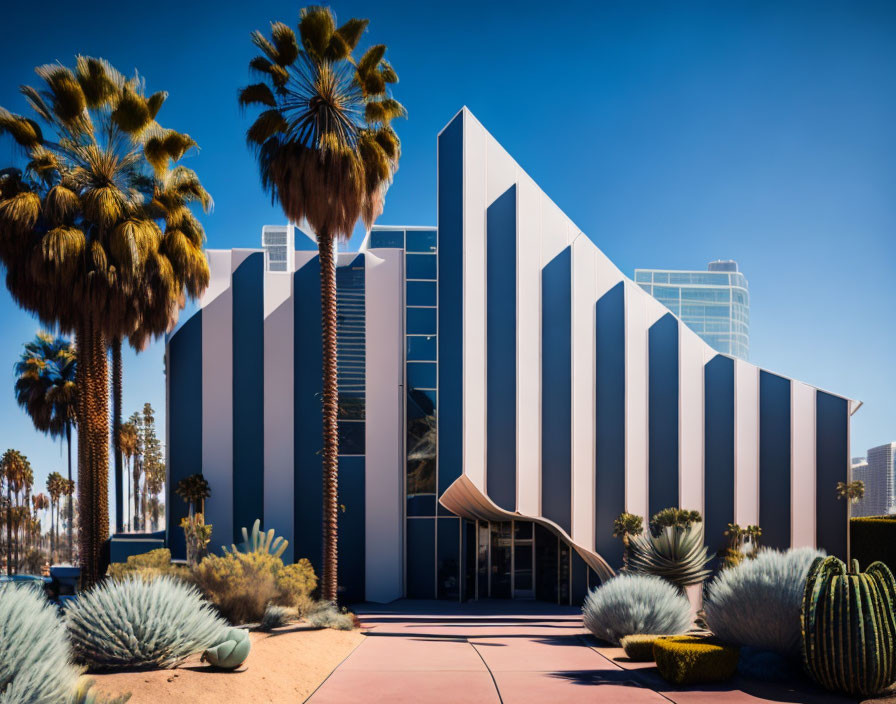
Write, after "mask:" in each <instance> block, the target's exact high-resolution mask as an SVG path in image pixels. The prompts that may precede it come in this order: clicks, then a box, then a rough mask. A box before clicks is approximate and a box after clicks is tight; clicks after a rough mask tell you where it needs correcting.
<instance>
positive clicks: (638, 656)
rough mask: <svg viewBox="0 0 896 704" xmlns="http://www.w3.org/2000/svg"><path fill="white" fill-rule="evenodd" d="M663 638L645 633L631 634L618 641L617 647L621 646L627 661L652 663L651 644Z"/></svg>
mask: <svg viewBox="0 0 896 704" xmlns="http://www.w3.org/2000/svg"><path fill="white" fill-rule="evenodd" d="M663 637H664V636H655V635H648V634H646V633H633V634H632V635H630V636H625V638H623V639H622V640H621V641H619V645H621V646H622V649H623V650H624V651H625V654H626V656H627V657H628V659H629V660H633V661H634V662H653V644H654V643H655V642H656V641H657V639H659V638H663Z"/></svg>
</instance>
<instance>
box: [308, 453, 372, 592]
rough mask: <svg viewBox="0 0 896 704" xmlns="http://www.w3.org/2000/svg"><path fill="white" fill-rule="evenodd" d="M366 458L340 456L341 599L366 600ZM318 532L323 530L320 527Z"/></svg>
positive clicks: (339, 569)
mask: <svg viewBox="0 0 896 704" xmlns="http://www.w3.org/2000/svg"><path fill="white" fill-rule="evenodd" d="M364 468H365V458H364V457H340V458H339V498H338V500H339V505H340V506H341V507H342V508H341V510H340V512H339V566H338V571H339V599H340V601H342V602H343V603H351V602H358V601H363V600H364V584H365V571H366V570H365V567H366V561H365V557H364V555H365V540H364V515H365V504H364ZM318 532H320V531H319V530H318Z"/></svg>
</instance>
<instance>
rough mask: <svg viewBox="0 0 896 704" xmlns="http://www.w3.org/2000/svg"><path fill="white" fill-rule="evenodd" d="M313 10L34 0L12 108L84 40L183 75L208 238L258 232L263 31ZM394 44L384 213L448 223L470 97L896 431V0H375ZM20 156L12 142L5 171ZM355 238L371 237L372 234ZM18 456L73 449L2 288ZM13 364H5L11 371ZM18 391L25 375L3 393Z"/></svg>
mask: <svg viewBox="0 0 896 704" xmlns="http://www.w3.org/2000/svg"><path fill="white" fill-rule="evenodd" d="M300 7H301V5H300V4H297V3H288V2H282V1H281V0H276V1H269V2H268V1H262V2H251V3H249V2H215V3H203V2H183V0H180V1H179V2H176V3H175V2H169V1H167V0H160V1H158V2H153V3H127V2H114V3H104V2H94V3H90V8H91V9H90V11H87V10H85V9H84V8H85V6H84V5H78V4H72V3H58V4H57V3H53V2H41V3H14V4H13V5H12V7H11V8H10V9H4V13H3V15H4V16H3V20H2V23H3V29H2V38H3V43H2V49H0V51H2V54H3V61H2V62H0V105H3V106H4V107H7V108H9V109H12V110H14V111H21V110H23V109H24V104H23V101H22V100H21V98H20V96H19V95H18V93H17V86H18V85H19V84H21V83H25V82H32V83H33V82H35V80H36V78H35V76H34V74H33V72H32V71H33V67H34V66H35V65H38V64H42V63H47V62H52V61H56V60H59V61H62V62H63V63H68V64H71V63H72V62H73V57H74V55H75V54H76V53H83V54H89V55H94V56H102V57H104V58H106V59H109V60H110V61H111V62H112V63H113V64H115V65H116V66H117V67H118V68H119V69H121V70H123V71H125V72H130V71H132V70H134V69H135V68H138V69H139V70H140V72H141V73H142V74H143V75H144V76H145V77H146V79H147V84H148V89H149V90H150V91H156V90H167V91H169V93H170V96H169V99H168V102H167V103H166V104H165V106H164V108H163V109H162V112H161V113H160V116H159V117H160V120H161V121H162V122H163V124H165V125H167V126H170V127H173V128H176V129H178V130H181V131H185V132H188V133H189V134H190V135H192V136H193V137H194V138H195V139H196V141H197V142H198V143H199V144H200V146H201V148H202V149H201V151H200V152H199V153H198V154H197V155H194V156H192V157H190V158H189V159H188V161H187V164H188V165H189V166H191V167H192V168H194V169H196V171H197V172H198V173H199V175H200V177H201V178H202V179H203V181H204V183H205V184H206V186H207V188H208V189H209V191H210V192H211V193H212V195H213V196H214V198H215V202H216V205H215V210H214V213H213V214H211V215H208V216H203V222H204V224H205V226H206V230H207V233H208V246H209V247H213V248H228V247H236V246H243V247H244V246H256V245H257V243H258V240H259V237H260V229H261V226H262V225H263V224H266V223H276V222H280V221H282V219H283V218H282V216H281V215H280V213H279V212H278V210H277V209H276V208H274V207H272V206H271V203H270V200H269V198H268V197H267V196H265V194H264V193H263V192H262V190H261V188H260V186H259V181H258V177H257V171H256V168H255V164H254V162H253V159H252V156H251V154H250V153H249V151H248V150H247V149H246V147H245V146H244V133H245V129H246V127H247V126H248V121H249V120H248V117H247V116H242V115H241V114H240V112H239V110H238V108H237V105H236V92H237V89H238V88H239V87H240V86H241V85H244V84H246V83H248V82H250V76H249V74H248V71H247V68H246V64H247V62H248V60H249V59H250V58H251V57H252V56H253V55H254V52H253V48H252V46H251V44H250V42H249V32H250V31H251V30H253V29H256V28H262V29H266V28H267V26H268V23H269V22H270V21H271V20H282V21H285V22H288V23H290V24H294V23H295V21H296V19H297V16H298V10H299V8H300ZM333 8H334V10H335V11H336V13H337V16H338V18H339V19H340V20H345V19H348V18H349V17H352V16H360V17H370V18H371V26H370V31H369V32H368V35H367V37H366V38H365V42H370V43H378V42H383V43H386V44H388V46H389V52H388V58H390V60H391V61H392V63H393V64H394V66H395V67H396V69H397V71H398V73H399V76H400V77H401V82H400V83H399V84H398V86H397V87H396V97H397V98H398V99H399V100H401V101H402V102H403V103H404V104H405V105H406V106H407V108H408V111H409V119H408V120H407V121H405V122H401V123H398V125H397V128H398V131H399V135H400V137H401V139H402V143H403V157H402V162H401V169H400V171H399V173H398V175H397V177H396V180H395V183H394V185H393V187H392V189H391V191H390V192H389V196H388V199H387V204H386V210H385V212H384V214H383V216H382V217H381V218H380V221H379V222H380V223H382V224H435V211H436V202H435V198H436V191H435V186H436V162H435V147H436V134H437V132H438V131H439V130H440V129H441V127H443V126H444V124H445V123H446V122H447V121H448V120H449V119H450V118H451V116H452V115H453V114H454V113H455V112H456V111H457V110H458V109H459V108H460V107H461V106H462V105H467V106H468V107H469V108H470V109H471V110H472V111H473V113H474V114H475V115H476V116H477V117H478V118H479V119H480V120H481V121H482V122H483V124H484V125H485V126H486V127H487V128H488V129H489V131H490V132H492V134H494V136H495V137H496V138H497V139H498V140H499V141H500V142H501V143H502V144H503V145H504V146H505V147H506V148H507V150H508V151H509V152H510V153H511V154H512V155H513V156H514V158H515V159H516V160H517V161H518V162H519V163H520V164H521V165H522V166H523V168H525V169H526V170H527V171H528V172H529V173H530V174H531V176H532V177H533V178H534V179H535V180H536V182H538V184H539V185H540V186H541V187H542V189H543V190H544V191H545V192H547V193H548V194H549V195H550V196H551V197H552V198H553V199H554V201H555V202H556V203H557V204H558V205H559V206H560V207H561V208H562V209H563V210H564V211H565V212H566V213H567V214H568V215H570V217H572V219H573V220H574V221H575V222H576V223H577V224H578V225H579V227H581V228H582V230H583V231H584V232H586V233H587V234H588V235H589V236H590V237H591V238H592V239H593V240H594V241H595V243H596V244H597V245H598V246H599V247H600V248H601V249H603V250H604V252H606V253H607V255H608V256H609V257H610V258H611V259H613V260H614V261H615V262H616V263H617V265H619V266H620V268H622V270H623V271H625V272H626V273H628V274H629V275H631V274H632V272H633V270H634V268H635V267H662V268H698V269H699V268H703V267H704V266H705V264H706V262H707V261H709V260H712V259H717V258H733V259H736V260H737V261H738V262H739V263H740V266H741V270H742V271H743V272H744V273H745V275H746V276H747V278H748V280H749V282H750V289H751V295H752V311H751V317H752V321H751V322H752V330H751V337H752V339H751V347H752V351H751V361H753V362H755V363H757V364H759V365H761V366H763V367H765V368H768V369H770V370H773V371H777V372H780V373H783V374H786V375H789V376H793V377H795V378H798V379H801V380H804V381H807V382H809V383H811V384H814V385H817V386H820V387H822V388H827V389H830V390H832V391H834V392H837V393H840V394H843V395H846V396H850V397H852V398H856V399H860V400H862V401H864V402H865V406H864V407H863V408H862V409H861V410H860V411H859V413H858V414H857V415H856V416H855V417H854V419H853V431H852V447H853V454H855V455H860V454H864V450H865V449H866V448H868V447H869V446H872V445H877V444H881V443H884V442H889V441H892V440H896V365H894V362H893V359H894V355H893V351H894V350H896V324H894V314H893V303H894V300H896V293H894V282H896V197H894V196H896V130H894V125H896V72H894V71H893V67H894V66H896V41H894V40H896V4H893V3H889V2H880V3H875V2H853V3H847V2H824V1H820V0H816V1H813V2H796V1H790V2H780V1H775V2H759V1H753V2H735V1H731V2H724V3H719V2H705V3H704V2H686V1H682V2H636V1H625V2H587V3H585V2H583V3H549V4H545V3H543V2H539V3H529V2H513V3H509V2H508V3H500V2H490V3H483V2H475V3H473V2H453V3H451V4H450V5H447V6H445V5H439V6H430V5H429V4H427V3H417V2H414V3H411V2H384V1H380V2H376V3H361V2H357V1H354V0H353V1H351V2H338V3H336V4H335V5H333ZM13 158H14V154H13V151H12V149H11V148H10V146H9V141H8V140H6V139H3V140H0V164H2V165H3V166H5V165H7V164H9V163H11V160H12V159H13ZM351 246H353V247H356V246H357V241H354V242H353V243H352V245H351ZM0 322H2V335H0V449H5V448H6V447H16V448H18V449H20V450H22V451H23V452H25V453H26V454H27V455H28V456H29V457H30V458H31V459H32V462H33V464H34V466H35V469H36V470H37V473H38V476H39V477H40V480H39V481H40V482H41V483H43V481H44V477H45V476H46V474H48V473H49V472H51V471H54V470H60V471H62V470H63V467H64V458H63V455H62V453H61V452H60V449H59V448H58V447H56V446H54V445H52V444H51V443H50V442H49V441H48V440H46V439H44V438H43V437H41V436H39V435H37V434H36V433H34V431H33V430H31V427H30V424H29V421H28V420H27V419H26V418H25V417H24V416H23V415H22V414H21V412H20V411H19V410H18V408H17V407H16V406H15V403H14V401H13V399H12V365H13V363H14V361H15V358H16V356H17V354H18V352H19V350H20V345H21V343H22V342H23V341H25V340H26V339H28V338H29V337H30V336H31V335H32V334H33V333H34V332H35V330H36V329H37V323H36V322H35V321H33V320H32V319H30V318H29V316H28V315H26V314H24V313H22V312H20V311H18V310H17V309H16V307H15V306H14V304H13V303H12V301H11V300H10V298H9V296H8V294H7V293H6V291H5V289H3V290H2V292H0ZM161 352H162V351H161V346H160V345H158V344H157V345H154V346H153V347H151V348H150V349H149V350H147V351H145V352H143V353H142V354H140V355H138V356H135V355H133V354H132V353H128V355H127V356H126V361H125V411H126V414H130V413H131V412H132V411H133V410H136V409H137V408H139V407H141V406H142V404H143V403H144V401H150V402H151V403H152V404H153V405H154V406H155V407H156V408H157V409H158V410H159V417H160V421H161V420H162V418H163V417H164V390H163V385H162V380H163V378H162V356H161ZM4 379H5V381H4ZM3 386H5V387H6V391H5V392H4V391H3Z"/></svg>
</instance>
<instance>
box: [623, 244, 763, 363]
mask: <svg viewBox="0 0 896 704" xmlns="http://www.w3.org/2000/svg"><path fill="white" fill-rule="evenodd" d="M635 283H637V284H638V285H639V286H640V287H641V288H643V289H644V290H645V291H647V293H649V294H651V295H653V297H654V298H656V299H657V300H658V301H659V302H660V303H662V304H663V305H664V306H666V307H667V308H668V309H669V310H671V311H672V312H673V313H674V314H675V315H677V316H678V317H679V318H680V319H681V320H682V321H683V322H684V323H685V324H686V325H687V326H688V327H689V328H691V330H693V331H694V332H696V333H697V334H698V335H699V336H700V337H702V338H703V339H704V340H705V341H706V343H707V344H708V345H710V346H711V347H713V348H714V349H716V350H718V351H719V352H722V353H723V354H730V355H731V356H732V357H737V358H739V359H749V357H750V291H749V288H748V285H747V279H746V278H745V277H744V275H743V274H741V273H740V272H739V271H738V270H737V262H734V261H715V262H710V263H709V265H708V266H707V270H706V271H673V270H669V269H635Z"/></svg>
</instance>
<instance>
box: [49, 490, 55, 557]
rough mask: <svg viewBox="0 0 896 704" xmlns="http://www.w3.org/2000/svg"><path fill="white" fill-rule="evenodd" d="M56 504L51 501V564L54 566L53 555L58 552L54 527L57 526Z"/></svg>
mask: <svg viewBox="0 0 896 704" xmlns="http://www.w3.org/2000/svg"><path fill="white" fill-rule="evenodd" d="M55 510H56V502H55V501H52V500H51V501H50V564H51V565H52V564H53V554H54V553H55V552H56V540H55V535H54V533H53V526H55V525H56V521H55V520H54V519H55V517H56V516H55V513H54V512H55Z"/></svg>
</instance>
